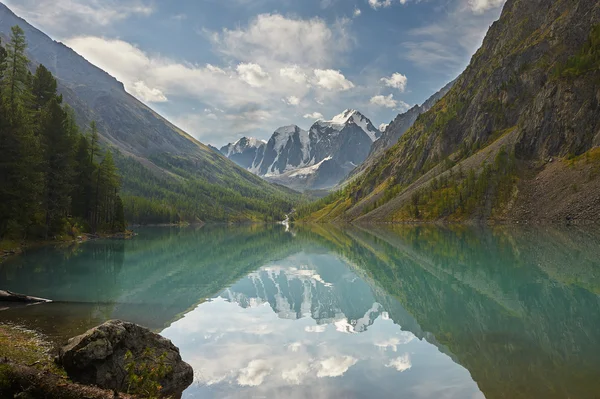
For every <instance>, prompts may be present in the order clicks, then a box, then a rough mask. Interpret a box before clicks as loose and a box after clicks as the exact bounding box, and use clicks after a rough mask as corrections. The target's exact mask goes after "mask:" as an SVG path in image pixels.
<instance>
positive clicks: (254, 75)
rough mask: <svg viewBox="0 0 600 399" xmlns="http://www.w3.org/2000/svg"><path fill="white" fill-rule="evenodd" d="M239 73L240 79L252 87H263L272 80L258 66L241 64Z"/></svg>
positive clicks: (238, 69) (238, 68)
mask: <svg viewBox="0 0 600 399" xmlns="http://www.w3.org/2000/svg"><path fill="white" fill-rule="evenodd" d="M237 73H238V74H239V75H240V79H242V80H243V81H244V82H246V83H248V84H249V85H250V86H252V87H263V86H264V85H265V84H266V83H267V82H268V81H269V79H270V76H269V74H268V73H267V72H265V71H264V70H263V69H262V67H261V66H260V65H258V64H243V63H242V64H239V65H238V66H237Z"/></svg>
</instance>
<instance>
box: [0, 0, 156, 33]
mask: <svg viewBox="0 0 600 399" xmlns="http://www.w3.org/2000/svg"><path fill="white" fill-rule="evenodd" d="M4 3H5V4H6V5H7V6H8V7H10V8H11V9H12V10H13V11H15V12H16V13H17V14H18V15H19V16H21V17H23V18H25V19H27V21H29V22H32V23H34V24H35V25H37V26H41V27H43V28H44V30H45V31H46V33H50V34H54V35H57V36H58V37H63V36H65V35H70V34H72V32H81V31H90V29H94V28H102V27H106V26H108V25H111V24H114V23H115V22H119V21H122V20H125V19H127V18H129V17H131V16H135V15H137V16H149V15H150V14H152V13H153V12H154V8H153V7H152V5H151V4H150V3H149V2H145V1H141V0H61V1H56V0H5V1H4Z"/></svg>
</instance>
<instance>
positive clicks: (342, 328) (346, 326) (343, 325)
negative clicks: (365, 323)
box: [333, 319, 355, 333]
mask: <svg viewBox="0 0 600 399" xmlns="http://www.w3.org/2000/svg"><path fill="white" fill-rule="evenodd" d="M333 324H334V325H335V329H336V331H339V332H342V333H353V332H355V331H354V327H353V326H352V324H350V323H348V319H342V320H338V321H336V322H334V323H333Z"/></svg>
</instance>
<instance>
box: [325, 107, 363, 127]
mask: <svg viewBox="0 0 600 399" xmlns="http://www.w3.org/2000/svg"><path fill="white" fill-rule="evenodd" d="M353 116H357V117H360V118H364V115H363V114H361V113H360V112H358V111H357V110H355V109H346V110H344V112H342V113H341V114H339V115H336V116H334V117H333V118H332V119H331V121H330V122H331V123H335V124H338V125H344V124H346V123H347V122H348V121H349V120H350V118H352V117H353Z"/></svg>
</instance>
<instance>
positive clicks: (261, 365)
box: [237, 359, 271, 387]
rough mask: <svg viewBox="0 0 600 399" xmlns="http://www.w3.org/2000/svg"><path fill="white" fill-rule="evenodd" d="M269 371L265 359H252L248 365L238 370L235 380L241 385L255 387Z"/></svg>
mask: <svg viewBox="0 0 600 399" xmlns="http://www.w3.org/2000/svg"><path fill="white" fill-rule="evenodd" d="M270 373H271V368H270V367H269V363H268V362H267V361H266V360H262V359H258V360H252V361H251V362H250V363H249V364H248V366H246V367H245V368H243V369H242V370H240V374H239V376H238V379H237V382H238V384H240V385H242V386H251V387H255V386H258V385H260V384H262V383H263V381H264V380H265V378H266V377H267V376H268V375H269V374H270Z"/></svg>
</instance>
